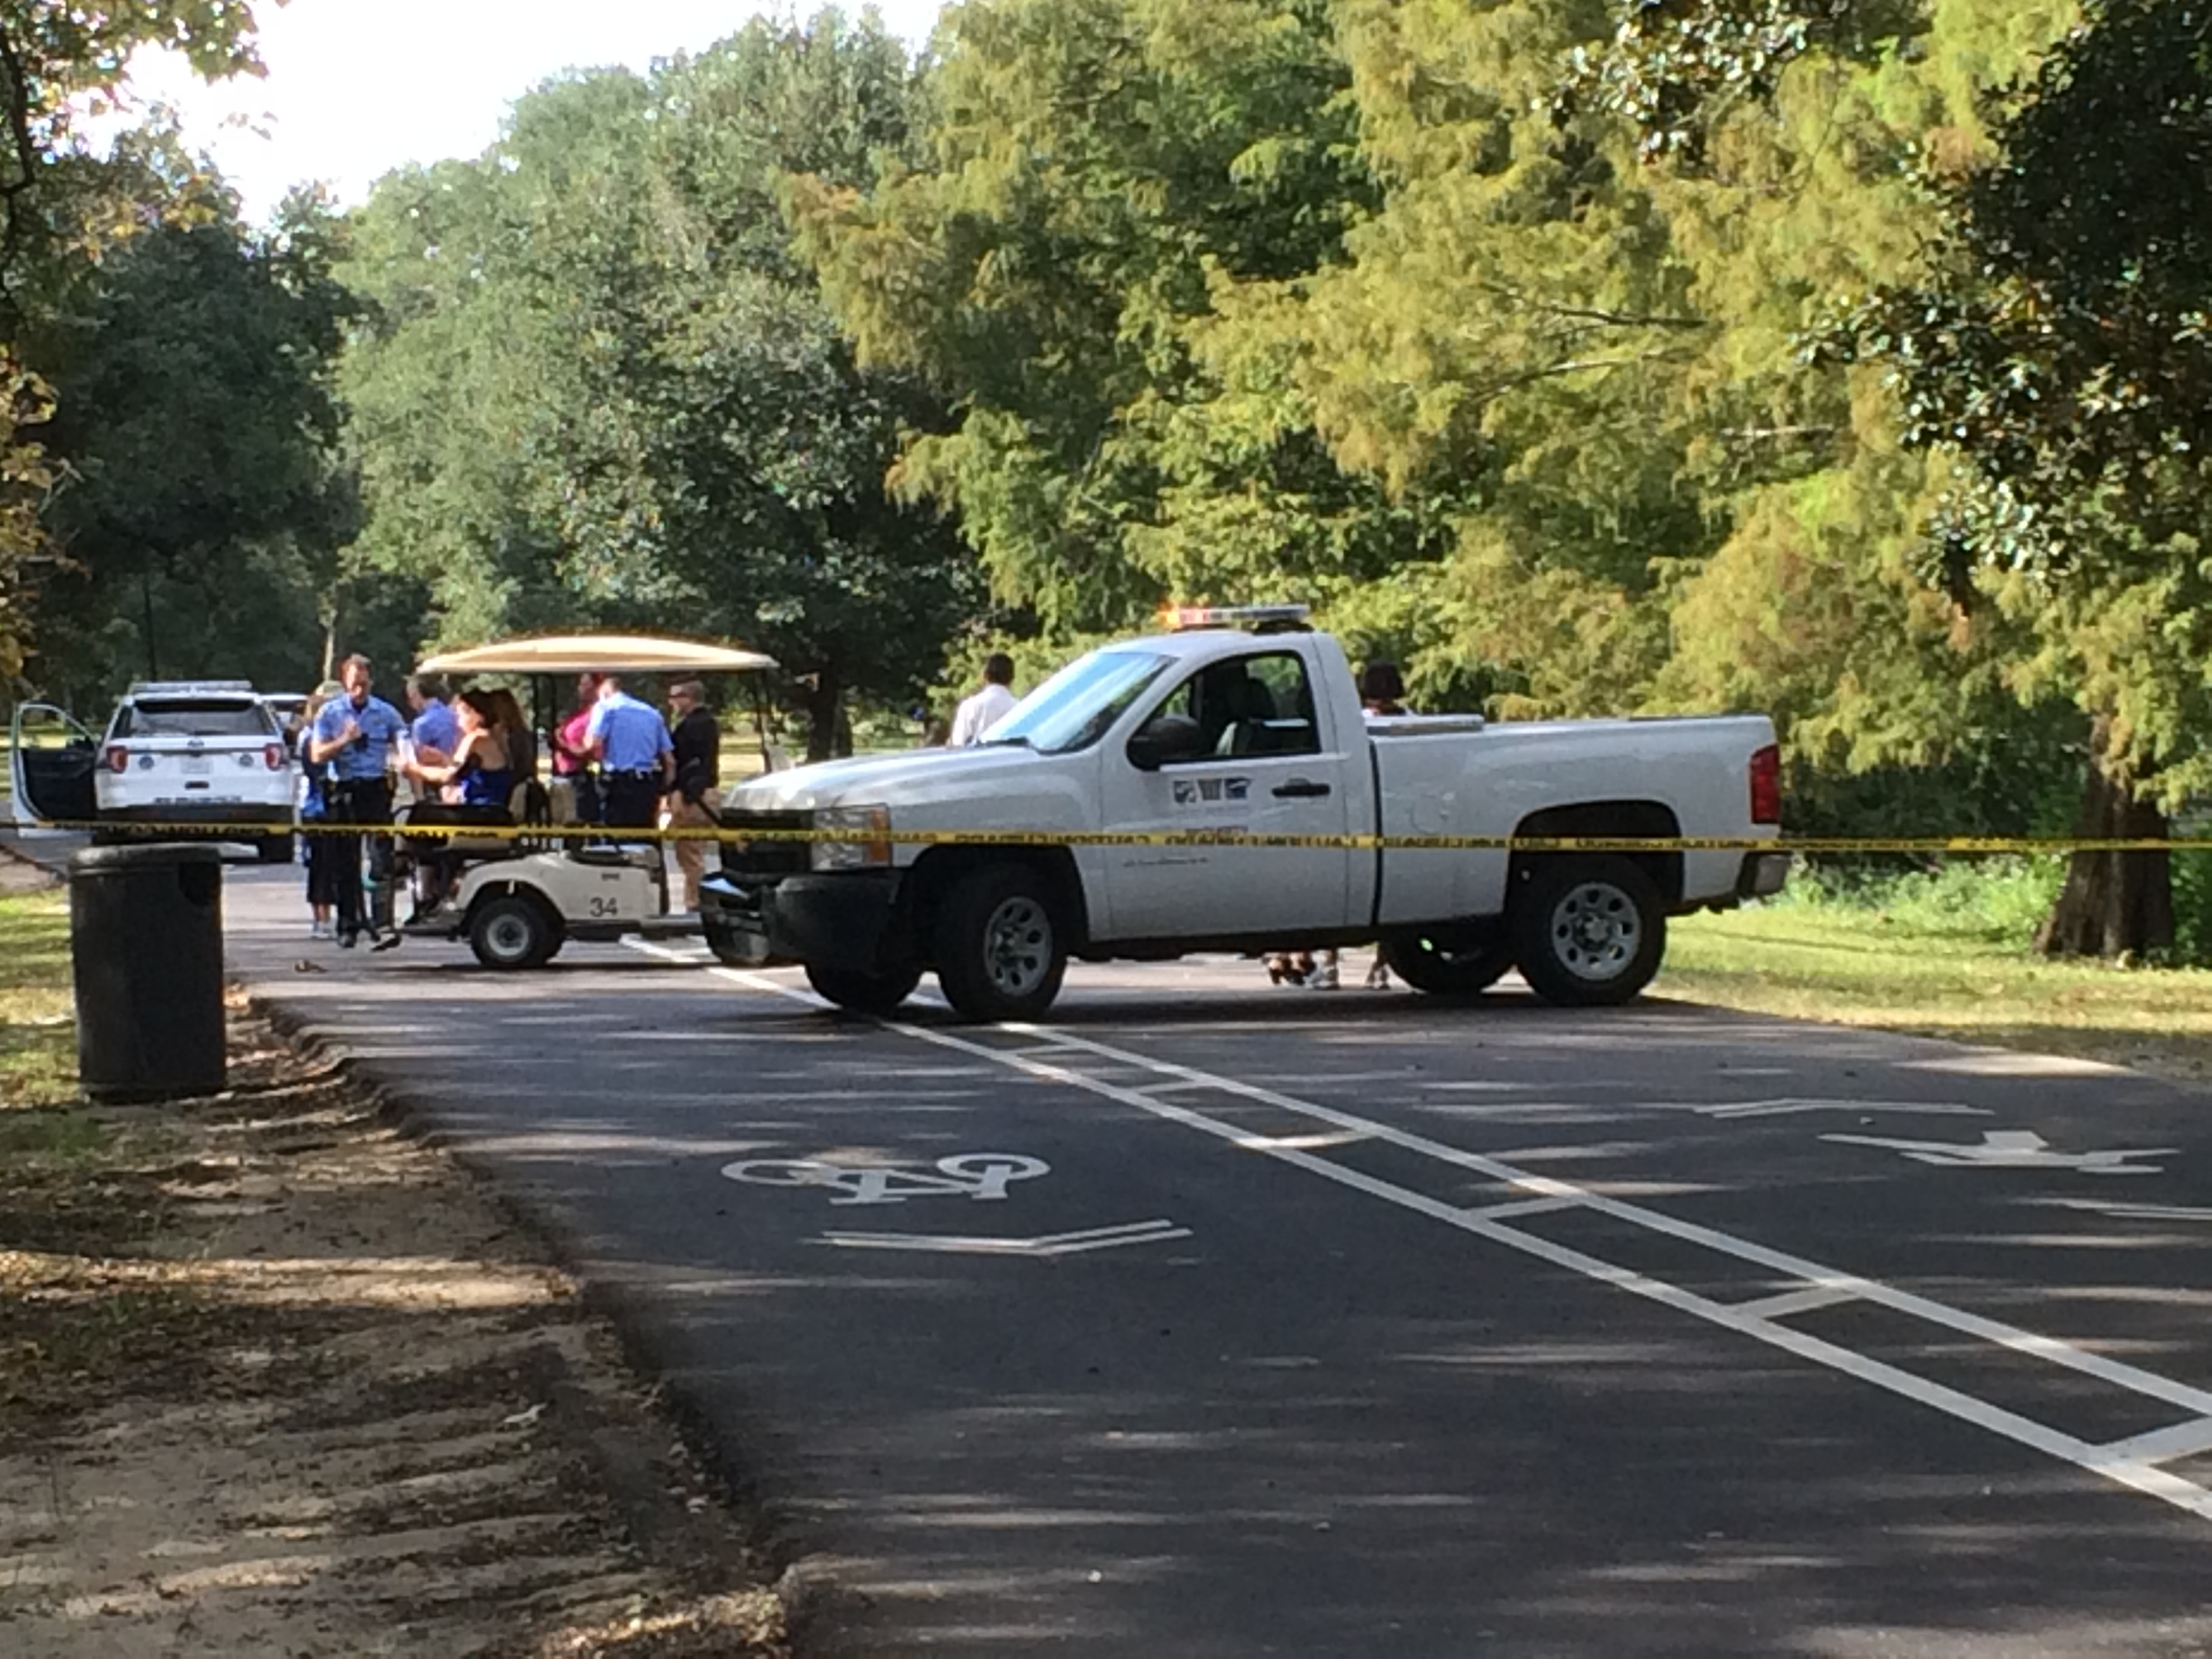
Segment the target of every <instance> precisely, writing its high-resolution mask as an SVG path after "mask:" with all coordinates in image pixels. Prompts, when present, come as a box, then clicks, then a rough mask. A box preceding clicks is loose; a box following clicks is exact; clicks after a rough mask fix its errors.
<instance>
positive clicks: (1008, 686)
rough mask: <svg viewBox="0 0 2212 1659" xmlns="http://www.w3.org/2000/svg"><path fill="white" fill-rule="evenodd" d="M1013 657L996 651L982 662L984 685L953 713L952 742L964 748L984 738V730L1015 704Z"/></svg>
mask: <svg viewBox="0 0 2212 1659" xmlns="http://www.w3.org/2000/svg"><path fill="white" fill-rule="evenodd" d="M1013 688H1014V659H1012V657H1010V656H1008V655H1007V654H1006V653H1005V652H1003V651H994V652H993V653H991V654H990V655H989V656H988V657H987V658H986V659H984V662H983V689H982V690H981V691H978V692H977V693H976V694H975V696H972V697H969V698H968V699H966V700H965V701H964V702H962V703H961V705H960V709H959V712H958V713H957V714H954V715H953V717H952V746H953V747H954V748H955V749H964V748H966V747H967V746H968V745H969V744H971V743H981V742H982V741H983V734H984V733H985V732H987V731H989V730H990V729H991V728H992V727H993V726H996V725H997V724H998V723H999V722H1000V720H1004V719H1005V718H1006V711H1007V710H1008V709H1010V708H1012V707H1013V706H1014V690H1013Z"/></svg>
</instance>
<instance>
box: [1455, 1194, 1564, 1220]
mask: <svg viewBox="0 0 2212 1659" xmlns="http://www.w3.org/2000/svg"><path fill="white" fill-rule="evenodd" d="M1580 1201H1581V1200H1577V1199H1572V1198H1524V1199H1521V1200H1517V1201H1516V1202H1514V1203H1511V1204H1471V1205H1469V1206H1468V1207H1467V1208H1466V1209H1465V1210H1463V1211H1462V1212H1461V1213H1462V1215H1472V1216H1480V1218H1482V1219H1484V1220H1485V1221H1503V1220H1504V1219H1505V1218H1506V1217H1508V1216H1515V1215H1544V1214H1547V1213H1548V1212H1551V1211H1553V1210H1571V1209H1574V1208H1575V1207H1577V1205H1578V1204H1579V1203H1580Z"/></svg>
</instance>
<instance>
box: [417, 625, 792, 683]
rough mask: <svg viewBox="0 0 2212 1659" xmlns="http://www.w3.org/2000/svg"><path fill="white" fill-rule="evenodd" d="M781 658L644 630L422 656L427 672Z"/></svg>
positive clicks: (731, 669) (677, 668)
mask: <svg viewBox="0 0 2212 1659" xmlns="http://www.w3.org/2000/svg"><path fill="white" fill-rule="evenodd" d="M773 667H775V658H773V657H765V656H763V655H762V654H761V653H759V652H757V651H747V650H745V649H744V648H743V647H738V646H731V645H706V644H702V643H701V642H700V641H696V640H670V639H656V638H653V636H651V635H644V634H557V635H545V636H544V637H541V638H538V639H526V640H499V641H494V642H493V643H492V644H490V645H473V646H471V647H469V648H468V649H466V650H465V651H441V652H440V653H438V654H437V655H435V656H434V657H425V658H423V659H422V665H421V668H420V669H419V672H422V673H425V674H746V673H750V672H752V671H754V670H756V669H760V668H773Z"/></svg>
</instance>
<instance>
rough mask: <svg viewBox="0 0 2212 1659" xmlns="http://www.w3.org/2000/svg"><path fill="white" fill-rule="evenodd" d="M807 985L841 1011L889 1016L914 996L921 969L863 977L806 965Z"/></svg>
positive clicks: (856, 971) (845, 970) (853, 972)
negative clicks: (847, 1010) (847, 1009)
mask: <svg viewBox="0 0 2212 1659" xmlns="http://www.w3.org/2000/svg"><path fill="white" fill-rule="evenodd" d="M806 982H807V983H808V984H809V985H811V986H812V987H814V988H815V990H816V991H817V992H818V993H819V994H821V995H822V996H823V998H825V999H826V1000H829V1001H831V1002H834V1003H836V1005H837V1006H839V1007H840V1008H850V1009H851V1010H852V1011H853V1012H854V1013H856V1014H878V1015H880V1014H888V1013H891V1012H894V1011H896V1009H897V1007H898V1006H899V1004H901V1003H902V1002H904V1001H905V1000H907V999H908V997H910V996H912V995H913V994H914V987H915V986H917V985H919V984H921V969H919V968H901V969H895V970H893V971H892V972H890V973H888V974H870V973H864V972H862V971H860V969H852V968H817V967H816V966H815V965H814V964H813V963H811V962H810V963H807V964H806Z"/></svg>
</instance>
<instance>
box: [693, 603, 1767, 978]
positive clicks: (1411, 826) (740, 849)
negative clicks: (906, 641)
mask: <svg viewBox="0 0 2212 1659" xmlns="http://www.w3.org/2000/svg"><path fill="white" fill-rule="evenodd" d="M1194 620H1195V621H1197V622H1199V623H1206V622H1210V621H1212V620H1213V618H1212V617H1206V616H1200V617H1196V618H1194ZM1780 818H1781V787H1780V757H1779V754H1778V751H1777V750H1776V748H1775V743H1774V728H1773V726H1771V723H1770V722H1769V721H1768V720H1766V719H1765V717H1764V716H1763V715H1731V716H1718V717H1711V718H1693V719H1680V720H1566V721H1542V722H1534V721H1532V722H1528V723H1526V724H1522V723H1516V722H1504V723H1491V722H1486V721H1485V720H1482V719H1480V717H1476V716H1441V717H1423V716H1415V715H1403V716H1395V717H1388V718H1380V719H1377V718H1370V717H1368V716H1365V715H1364V714H1363V712H1362V710H1361V707H1360V701H1359V696H1358V690H1357V689H1356V688H1355V686H1354V684H1353V680H1352V670H1351V666H1350V665H1349V664H1348V663H1347V662H1346V659H1345V655H1344V653H1343V651H1342V649H1341V648H1340V647H1339V646H1338V645H1337V643H1336V641H1334V640H1333V639H1331V638H1329V637H1328V635H1324V634H1318V633H1309V632H1306V631H1304V629H1301V628H1298V627H1297V626H1296V625H1295V624H1290V625H1285V622H1284V621H1283V620H1282V619H1281V618H1279V617H1271V618H1270V620H1269V621H1268V622H1267V623H1265V624H1264V625H1263V629H1262V631H1259V632H1252V631H1247V630H1245V629H1237V628H1224V627H1218V626H1203V625H1201V626H1198V627H1194V628H1186V629H1179V630H1178V631H1176V632H1172V633H1168V634H1163V635H1156V636H1154V637H1152V638H1148V639H1139V640H1131V641H1127V642H1126V643H1123V644H1117V645H1112V646H1109V647H1104V648H1103V649H1100V650H1097V651H1093V652H1091V653H1090V654H1089V655H1087V656H1085V657H1083V658H1081V659H1079V660H1077V661H1075V662H1073V663H1071V664H1069V665H1067V666H1066V668H1064V669H1062V670H1061V671H1060V672H1059V673H1057V674H1055V675H1054V676H1053V677H1052V678H1050V679H1048V680H1047V681H1046V682H1045V683H1044V684H1042V685H1040V686H1039V687H1037V689H1036V690H1034V691H1032V692H1030V695H1029V696H1027V697H1025V698H1024V699H1023V700H1022V702H1020V703H1019V704H1018V705H1017V706H1016V707H1015V708H1014V709H1013V710H1012V712H1011V713H1009V714H1007V715H1006V717H1005V718H1004V719H1003V720H1000V722H999V723H998V724H997V725H996V726H994V727H993V728H992V729H991V731H990V732H989V733H988V734H987V738H986V740H985V741H984V742H983V743H982V744H980V745H977V746H975V747H971V748H966V749H931V750H915V751H914V752H912V753H910V754H905V755H895V756H888V757H873V758H866V759H857V760H850V761H836V762H829V763H824V764H822V765H817V766H807V767H802V768H799V769H797V770H795V771H788V772H778V773H773V774H770V775H768V776H766V777H763V778H759V779H757V780H755V781H751V782H750V783H747V784H745V785H744V786H742V787H739V788H738V789H736V790H734V791H732V793H731V795H730V798H729V799H728V800H727V801H726V803H725V809H724V811H723V814H722V823H723V827H724V829H725V830H726V831H727V832H731V834H732V839H730V840H728V841H726V842H725V845H724V848H723V859H722V871H721V873H720V875H719V876H715V877H712V878H709V879H708V881H707V883H706V884H704V890H703V891H702V917H701V920H702V925H703V927H704V931H705V933H706V936H707V939H708V943H709V944H710V945H712V946H713V948H714V952H715V954H716V955H717V956H719V957H720V958H721V959H722V960H723V961H725V962H727V963H735V964H740V965H749V966H760V965H765V964H769V963H800V964H802V965H803V966H804V967H805V969H806V974H807V977H808V979H809V980H810V981H811V982H812V984H813V986H814V987H815V989H816V990H817V991H819V992H820V993H821V994H823V996H825V997H827V998H828V999H829V1000H831V1001H832V1002H835V1003H837V1004H839V1005H840V1006H845V1007H848V1008H854V1009H858V1010H860V1011H863V1012H870V1013H883V1012H889V1011H890V1009H892V1008H895V1007H896V1006H898V1004H899V1003H900V1002H902V1000H905V998H906V997H907V996H908V994H910V993H911V992H912V991H913V989H914V987H915V985H916V984H917V983H918V982H919V981H920V980H921V975H922V974H923V973H924V972H925V971H934V972H935V973H936V975H937V976H938V982H939V985H940V986H941V987H943V989H944V992H945V998H946V1000H948V1001H949V1002H951V1005H952V1006H953V1008H954V1009H955V1011H957V1012H958V1013H959V1014H961V1015H962V1016H963V1017H964V1018H969V1019H975V1020H998V1019H1020V1018H1035V1017H1036V1015H1038V1014H1040V1013H1042V1012H1043V1011H1044V1010H1045V1009H1046V1008H1047V1007H1048V1006H1050V1005H1051V1003H1052V1000H1053V999H1054V996H1055V995H1057V994H1058V993H1059V990H1060V979H1061V975H1062V974H1063V973H1064V972H1065V970H1066V965H1067V961H1068V958H1069V957H1071V956H1073V957H1080V958H1082V959H1084V960H1085V961H1105V960H1108V959H1110V958H1115V957H1121V958H1131V959H1136V960H1159V959H1163V958H1167V957H1177V956H1182V955H1184V954H1187V953H1189V952H1193V951H1273V950H1297V949H1310V948H1313V947H1317V946H1323V945H1355V944H1363V943H1365V942H1367V941H1370V940H1374V941H1379V943H1380V944H1381V945H1382V948H1383V951H1384V952H1385V953H1386V955H1387V957H1388V958H1389V962H1390V963H1391V965H1392V966H1393V967H1394V968H1395V969H1396V971H1397V972H1398V974H1399V975H1400V976H1401V977H1402V978H1403V979H1404V980H1405V981H1407V983H1408V984H1410V985H1412V986H1413V987H1415V988H1416V989H1418V990H1421V991H1426V992H1431V993H1435V994H1445V995H1450V994H1459V995H1468V994H1474V993H1475V992H1478V991H1480V990H1483V989H1484V988H1486V987H1488V986H1489V985H1491V984H1492V982H1494V981H1496V980H1498V978H1499V977H1500V976H1501V975H1504V973H1505V972H1506V971H1507V969H1510V968H1512V967H1515V966H1517V967H1518V968H1519V969H1520V970H1521V972H1522V976H1523V977H1524V978H1525V979H1526V980H1527V981H1528V983H1529V985H1530V986H1531V987H1534V990H1535V991H1536V992H1537V994H1539V995H1541V996H1542V997H1544V998H1546V999H1547V1000H1550V1001H1553V1002H1557V1003H1569V1004H1588V1003H1613V1002H1621V1001H1625V1000H1627V999H1629V998H1631V997H1632V996H1634V995H1635V994H1637V993H1638V991H1640V990H1641V989H1643V987H1644V986H1645V985H1646V984H1647V983H1649V982H1650V979H1651V976H1652V975H1653V974H1655V973H1656V971H1657V970H1658V967H1659V961H1660V957H1661V955H1662V953H1663V951H1665V948H1666V929H1667V918H1668V916H1669V915H1680V914H1684V913H1686V912H1688V911H1692V910H1696V909H1700V908H1722V907H1725V906H1728V905H1731V904H1734V903H1735V902H1739V901H1740V900H1742V899H1745V898H1748V897H1752V896H1761V895H1765V894H1769V893H1772V892H1775V891H1778V890H1779V889H1780V888H1781V886H1782V884H1783V882H1784V878H1785V876H1786V874H1787V872H1788V868H1789V856H1788V854H1785V853H1783V852H1781V851H1780V850H1778V849H1777V850H1772V851H1763V850H1756V849H1753V850H1746V849H1742V848H1737V849H1734V850H1726V851H1705V850H1675V849H1672V848H1653V849H1651V850H1649V851H1645V850H1642V849H1635V850H1630V851H1625V852H1592V853H1580V852H1554V853H1539V852H1525V851H1523V852H1513V853H1510V854H1509V853H1508V852H1507V851H1505V850H1504V849H1502V848H1500V849H1455V850H1430V849H1405V848H1388V847H1385V848H1382V849H1380V850H1377V849H1376V848H1371V847H1368V848H1361V847H1354V846H1347V845H1344V844H1341V843H1340V842H1338V843H1332V842H1328V841H1327V840H1322V841H1321V842H1319V844H1316V845H1313V846H1295V847H1250V846H1241V847H1240V846H1235V845H1206V844H1204V843H1203V842H1179V843H1174V844H1158V843H1153V844H1144V843H1141V842H1131V843H1127V844H1121V845H1103V846H1083V845H1066V844H1062V845H1050V844H1036V845H1026V846H1025V845H1021V844H1019V843H1018V842H1017V841H1014V840H1013V839H1012V835H1013V834H1015V833H1018V832H1022V831H1042V832H1046V833H1047V835H1048V836H1049V835H1050V834H1051V833H1053V832H1059V833H1062V834H1065V833H1067V832H1082V833H1093V832H1097V831H1102V830H1103V831H1116V832H1118V831H1135V832H1157V831H1163V830H1165V831H1194V832H1200V834H1201V835H1203V834H1205V833H1206V832H1220V831H1246V832H1249V833H1252V834H1256V835H1268V836H1314V837H1317V838H1326V837H1349V836H1374V835H1376V834H1378V833H1379V834H1380V835H1381V836H1384V837H1390V836H1509V835H1510V836H1553V837H1567V836H1577V837H1620V838H1628V837H1639V838H1640V837H1654V838H1656V837H1668V836H1687V837H1701V838H1711V839H1723V838H1724V839H1730V840H1749V841H1760V842H1765V841H1771V839H1772V838H1773V837H1774V836H1776V835H1777V834H1778V828H1779V823H1780ZM747 829H755V830H759V829H782V830H792V829H806V830H813V831H817V832H819V831H823V830H836V831H841V832H843V831H849V832H850V836H851V839H849V840H846V839H843V838H842V836H841V837H840V838H838V839H835V840H822V841H816V842H805V841H799V840H791V841H776V840H759V839H756V840H752V841H745V840H743V839H742V838H741V837H742V836H743V834H744V831H745V830H747ZM913 831H920V832H925V833H945V832H965V831H981V832H993V833H995V834H998V835H1006V836H1009V840H1008V841H1006V842H992V843H977V844H966V845H962V844H957V843H953V844H916V843H915V842H903V841H898V840H896V839H893V838H892V837H893V836H896V835H897V834H900V833H905V832H913Z"/></svg>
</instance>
